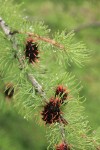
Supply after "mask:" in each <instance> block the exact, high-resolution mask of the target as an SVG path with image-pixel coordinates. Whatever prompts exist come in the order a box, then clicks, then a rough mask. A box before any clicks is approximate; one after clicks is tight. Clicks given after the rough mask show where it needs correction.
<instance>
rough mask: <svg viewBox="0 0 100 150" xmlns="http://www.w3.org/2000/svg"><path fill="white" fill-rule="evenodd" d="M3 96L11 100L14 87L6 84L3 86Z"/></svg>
mask: <svg viewBox="0 0 100 150" xmlns="http://www.w3.org/2000/svg"><path fill="white" fill-rule="evenodd" d="M4 95H5V97H6V98H8V99H11V98H12V97H13V95H14V87H13V84H11V83H8V84H6V86H5V90H4Z"/></svg>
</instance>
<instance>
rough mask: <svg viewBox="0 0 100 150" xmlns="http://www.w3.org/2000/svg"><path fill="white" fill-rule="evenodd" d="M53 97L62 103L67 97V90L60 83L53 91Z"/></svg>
mask: <svg viewBox="0 0 100 150" xmlns="http://www.w3.org/2000/svg"><path fill="white" fill-rule="evenodd" d="M55 97H59V98H60V103H61V104H63V103H64V101H65V100H67V98H68V91H67V90H66V88H65V87H63V86H62V85H59V86H58V87H57V88H56V91H55Z"/></svg>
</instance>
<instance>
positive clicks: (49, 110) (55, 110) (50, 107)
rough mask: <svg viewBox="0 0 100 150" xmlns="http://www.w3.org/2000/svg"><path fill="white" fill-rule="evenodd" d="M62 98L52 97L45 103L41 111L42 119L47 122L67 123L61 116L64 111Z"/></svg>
mask: <svg viewBox="0 0 100 150" xmlns="http://www.w3.org/2000/svg"><path fill="white" fill-rule="evenodd" d="M60 105H61V104H60V99H59V98H55V97H52V98H50V100H49V102H47V103H46V105H44V109H43V111H42V112H41V115H42V120H43V121H45V124H52V123H55V122H59V123H63V124H65V123H66V121H65V120H64V119H63V117H62V116H61V114H62V111H61V110H60Z"/></svg>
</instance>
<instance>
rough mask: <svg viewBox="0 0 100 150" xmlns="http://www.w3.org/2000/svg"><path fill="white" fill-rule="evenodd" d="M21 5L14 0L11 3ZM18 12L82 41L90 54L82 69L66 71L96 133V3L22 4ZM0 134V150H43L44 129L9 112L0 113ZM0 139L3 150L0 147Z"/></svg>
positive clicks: (99, 88)
mask: <svg viewBox="0 0 100 150" xmlns="http://www.w3.org/2000/svg"><path fill="white" fill-rule="evenodd" d="M22 2H23V1H22V0H14V3H18V4H20V3H22ZM22 11H23V14H24V15H25V16H26V18H27V19H28V20H30V21H37V20H38V21H44V22H45V24H46V25H48V27H49V28H50V29H51V31H52V32H51V33H52V34H53V33H54V31H57V30H59V31H62V30H65V29H66V31H67V32H69V31H71V30H73V29H75V31H76V39H78V40H80V41H84V43H86V45H87V47H88V49H90V50H92V51H93V53H92V56H91V58H90V61H89V62H88V63H86V64H85V67H83V68H79V67H77V66H75V65H74V64H73V65H72V66H69V68H68V69H69V71H72V72H73V74H75V75H76V77H77V78H78V79H79V81H80V80H81V81H82V85H83V89H82V91H81V92H80V95H81V96H85V97H86V101H85V103H84V106H85V108H86V109H85V111H86V115H87V116H88V120H89V122H90V125H91V127H92V128H93V129H97V128H98V127H99V126H100V99H99V96H100V69H99V68H100V0H90V1H89V0H50V1H48V0H24V4H23V6H22ZM97 22H99V26H96V23H97ZM90 24H92V25H90ZM84 25H86V26H87V25H89V27H88V26H87V27H84ZM82 27H83V28H82ZM0 130H1V135H0V149H2V150H9V148H8V147H10V150H14V149H15V150H46V147H47V142H46V138H45V127H44V126H43V127H40V126H38V125H36V124H35V122H34V120H33V121H32V122H27V121H26V120H25V119H23V118H22V117H21V116H18V114H17V113H15V112H13V113H12V112H11V111H10V110H9V109H8V111H5V110H3V111H2V112H1V113H0ZM5 137H6V138H5ZM3 138H5V143H4V145H5V146H3V147H2V145H3V144H2V142H4V140H3ZM8 139H10V141H9V142H8Z"/></svg>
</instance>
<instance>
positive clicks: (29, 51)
mask: <svg viewBox="0 0 100 150" xmlns="http://www.w3.org/2000/svg"><path fill="white" fill-rule="evenodd" d="M24 52H25V58H28V60H29V63H32V64H34V63H36V62H38V58H39V57H38V54H39V50H38V43H37V42H36V40H34V39H33V38H31V37H29V38H28V39H27V41H26V46H25V50H24Z"/></svg>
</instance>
